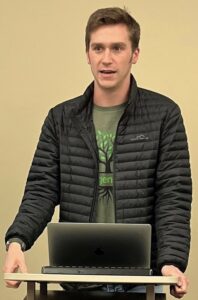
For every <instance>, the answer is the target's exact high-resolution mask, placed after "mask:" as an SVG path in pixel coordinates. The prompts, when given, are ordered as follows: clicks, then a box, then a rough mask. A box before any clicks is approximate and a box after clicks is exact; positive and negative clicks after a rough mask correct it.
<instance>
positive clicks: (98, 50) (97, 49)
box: [93, 45, 103, 53]
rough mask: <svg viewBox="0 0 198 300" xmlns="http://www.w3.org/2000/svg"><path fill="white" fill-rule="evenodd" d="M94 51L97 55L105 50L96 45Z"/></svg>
mask: <svg viewBox="0 0 198 300" xmlns="http://www.w3.org/2000/svg"><path fill="white" fill-rule="evenodd" d="M93 50H94V51H95V52H96V53H100V52H102V50H103V48H102V47H101V46H100V45H96V46H94V47H93Z"/></svg>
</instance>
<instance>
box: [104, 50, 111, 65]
mask: <svg viewBox="0 0 198 300" xmlns="http://www.w3.org/2000/svg"><path fill="white" fill-rule="evenodd" d="M102 63H103V64H105V65H106V64H107V65H109V64H111V63H112V55H111V51H110V49H105V51H104V52H103V56H102Z"/></svg>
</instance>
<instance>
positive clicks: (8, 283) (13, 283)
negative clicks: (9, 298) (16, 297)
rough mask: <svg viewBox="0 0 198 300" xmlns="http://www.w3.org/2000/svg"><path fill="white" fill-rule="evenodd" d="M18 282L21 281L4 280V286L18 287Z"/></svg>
mask: <svg viewBox="0 0 198 300" xmlns="http://www.w3.org/2000/svg"><path fill="white" fill-rule="evenodd" d="M20 284H21V281H10V280H6V287H8V288H18V287H19V285H20Z"/></svg>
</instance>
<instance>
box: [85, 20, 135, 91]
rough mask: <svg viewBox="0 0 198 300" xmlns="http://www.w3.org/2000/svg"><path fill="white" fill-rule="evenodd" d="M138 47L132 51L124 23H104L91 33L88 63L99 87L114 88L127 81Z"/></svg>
mask: <svg viewBox="0 0 198 300" xmlns="http://www.w3.org/2000/svg"><path fill="white" fill-rule="evenodd" d="M138 55H139V49H135V50H134V51H132V45H131V41H130V39H129V32H128V29H127V27H126V25H124V24H116V25H104V26H101V27H99V28H98V29H97V30H96V31H94V32H93V33H91V39H90V45H89V50H88V51H87V58H88V63H89V64H90V66H91V70H92V73H93V76H94V79H95V84H96V86H97V87H98V88H100V89H103V90H104V89H113V90H116V89H117V88H120V87H122V86H123V85H124V83H125V82H128V81H129V77H130V73H131V66H132V64H135V63H136V62H137V60H138Z"/></svg>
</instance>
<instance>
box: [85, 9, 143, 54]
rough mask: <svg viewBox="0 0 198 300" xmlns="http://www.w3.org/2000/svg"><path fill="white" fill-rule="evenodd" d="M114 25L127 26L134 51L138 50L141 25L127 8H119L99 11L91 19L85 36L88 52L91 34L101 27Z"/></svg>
mask: <svg viewBox="0 0 198 300" xmlns="http://www.w3.org/2000/svg"><path fill="white" fill-rule="evenodd" d="M113 24H125V25H126V26H127V28H128V31H129V38H130V41H131V45H132V49H133V50H135V49H136V48H138V45H139V40H140V25H139V24H138V23H137V22H136V20H135V19H134V18H133V17H132V16H131V15H130V14H129V13H128V12H127V10H126V9H125V8H124V9H121V8H119V7H109V8H102V9H98V10H96V11H95V12H94V13H93V14H91V16H90V17H89V20H88V22H87V26H86V34H85V45H86V51H88V50H89V44H90V39H91V33H92V32H94V31H95V30H96V29H98V28H99V27H101V26H104V25H113Z"/></svg>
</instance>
